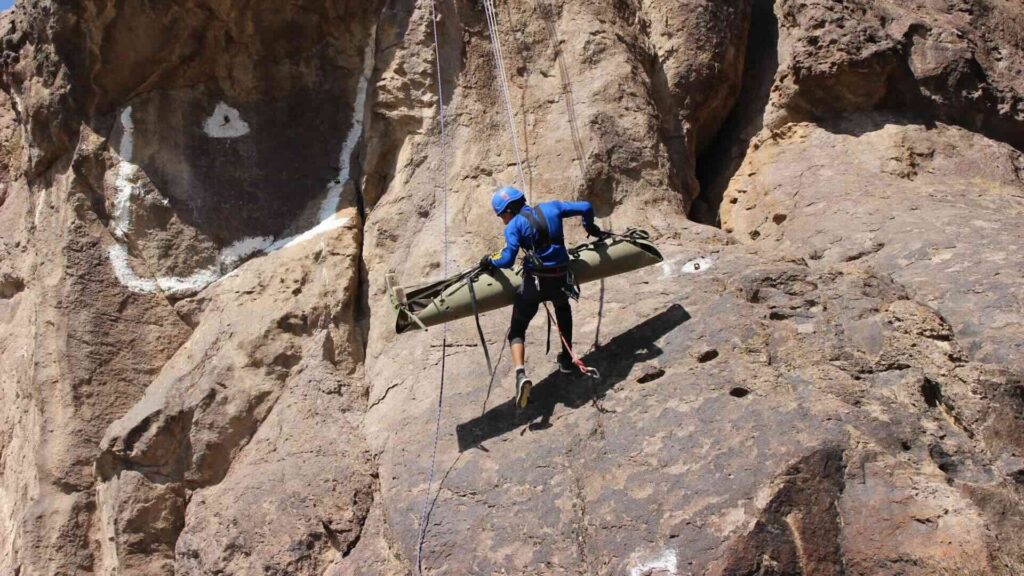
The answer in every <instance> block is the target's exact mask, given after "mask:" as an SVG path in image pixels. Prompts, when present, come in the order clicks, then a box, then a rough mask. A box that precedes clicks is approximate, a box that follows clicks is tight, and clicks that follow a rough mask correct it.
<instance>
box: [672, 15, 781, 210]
mask: <svg viewBox="0 0 1024 576" xmlns="http://www.w3.org/2000/svg"><path fill="white" fill-rule="evenodd" d="M778 44H779V21H778V18H777V17H776V16H775V0H755V1H754V4H753V7H752V11H751V16H750V32H749V34H748V36H747V49H746V57H745V64H744V70H743V83H742V87H741V88H740V94H739V97H738V98H737V100H736V104H735V105H733V109H732V112H730V114H729V116H728V117H727V118H726V120H725V122H724V123H723V124H722V127H721V128H719V130H718V132H717V133H716V134H715V136H714V138H713V139H712V141H711V143H710V144H709V145H708V147H707V148H706V149H705V150H704V152H703V153H701V154H700V155H699V156H698V158H697V166H696V171H697V181H698V183H699V184H700V193H699V194H698V196H697V199H696V200H695V201H694V203H693V207H692V208H691V209H690V219H691V220H693V221H694V222H699V223H701V224H706V225H709V226H715V227H721V218H720V215H719V209H720V207H721V205H722V198H723V196H724V194H725V190H726V188H727V187H728V186H729V181H730V180H731V179H732V177H733V175H734V174H735V173H736V171H737V170H738V169H739V167H740V165H741V164H742V163H743V159H744V157H745V156H746V153H747V147H748V145H749V144H750V141H751V140H752V139H753V137H754V136H755V135H756V134H757V133H758V132H759V131H760V130H761V127H762V123H763V117H764V112H765V109H766V108H767V106H768V100H769V97H770V96H771V89H772V85H773V84H774V82H775V73H776V71H777V70H778V68H779V50H778Z"/></svg>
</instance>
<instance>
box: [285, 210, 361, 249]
mask: <svg viewBox="0 0 1024 576" xmlns="http://www.w3.org/2000/svg"><path fill="white" fill-rule="evenodd" d="M349 220H350V218H343V217H341V216H338V215H337V214H332V215H331V217H330V218H328V219H327V220H324V221H323V222H321V223H319V224H317V225H316V226H314V227H312V228H310V229H309V230H306V231H305V232H303V233H302V234H296V235H295V236H289V237H287V238H282V239H280V240H278V241H277V242H274V243H273V244H271V245H270V246H268V247H267V249H266V252H267V253H270V252H273V251H275V250H280V249H282V248H291V247H292V246H297V245H299V244H302V243H303V242H305V241H306V240H310V239H312V238H315V237H317V236H319V235H321V234H323V233H324V232H329V231H331V230H337V229H338V228H341V227H342V226H344V225H345V224H347V223H348V221H349Z"/></svg>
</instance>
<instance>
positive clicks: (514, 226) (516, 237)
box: [491, 200, 594, 270]
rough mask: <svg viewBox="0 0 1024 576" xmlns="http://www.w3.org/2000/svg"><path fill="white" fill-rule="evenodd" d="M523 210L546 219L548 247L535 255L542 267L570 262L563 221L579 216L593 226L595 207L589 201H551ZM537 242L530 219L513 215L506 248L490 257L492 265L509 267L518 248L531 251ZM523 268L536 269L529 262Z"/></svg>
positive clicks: (512, 263) (507, 233)
mask: <svg viewBox="0 0 1024 576" xmlns="http://www.w3.org/2000/svg"><path fill="white" fill-rule="evenodd" d="M523 210H524V211H531V212H533V213H534V215H535V216H537V217H538V218H540V214H537V211H538V210H539V211H540V213H541V214H543V215H544V218H545V219H547V223H548V239H549V240H550V242H551V244H550V245H549V246H548V247H547V248H546V249H544V250H542V251H539V252H538V253H537V257H538V258H540V261H541V267H543V268H550V267H553V266H561V265H563V264H567V263H568V262H569V253H568V252H567V251H566V249H565V236H564V234H563V233H562V219H563V218H571V217H573V216H582V217H583V222H584V223H586V224H593V223H594V208H593V207H592V206H591V205H590V202H584V201H580V202H560V201H558V200H554V201H552V202H543V203H541V204H538V205H537V206H535V207H533V206H527V207H526V208H524V209H523ZM538 240H539V235H538V234H537V231H536V230H534V229H533V226H531V225H530V220H529V219H527V218H526V217H525V216H523V215H522V214H516V216H515V217H514V218H512V219H511V220H509V222H508V224H506V225H505V248H504V249H503V250H502V251H501V254H500V255H495V256H492V257H491V262H492V263H493V264H494V265H495V266H497V267H498V268H511V267H512V266H513V265H514V264H515V263H516V255H517V254H518V253H519V248H520V247H525V248H527V249H528V248H531V247H532V246H534V245H535V244H536V243H537V242H538ZM524 265H525V266H526V268H527V269H528V270H532V269H534V268H535V266H533V265H532V264H531V263H530V262H529V259H526V261H525V262H524Z"/></svg>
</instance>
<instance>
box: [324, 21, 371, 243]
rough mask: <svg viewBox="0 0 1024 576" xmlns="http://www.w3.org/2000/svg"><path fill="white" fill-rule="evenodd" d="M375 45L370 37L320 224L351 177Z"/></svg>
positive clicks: (330, 212) (330, 211)
mask: <svg viewBox="0 0 1024 576" xmlns="http://www.w3.org/2000/svg"><path fill="white" fill-rule="evenodd" d="M376 44H377V43H376V42H375V41H374V38H373V35H371V36H370V40H369V42H367V44H366V53H365V54H364V56H363V74H362V75H361V76H360V77H359V84H358V85H357V86H356V102H355V104H354V105H353V106H352V127H351V128H349V130H348V134H346V135H345V141H344V142H343V143H342V145H341V154H339V155H338V166H339V168H338V177H337V178H335V179H334V180H333V181H332V182H331V183H330V185H328V186H327V196H326V197H325V198H324V201H323V203H322V204H321V205H320V215H319V216H320V217H319V220H320V222H321V223H323V222H325V221H326V220H328V219H329V218H331V217H332V216H334V213H335V212H337V211H338V202H339V201H340V200H341V191H342V190H343V189H344V188H345V184H348V181H349V178H350V177H351V175H352V153H353V152H355V151H356V145H357V144H359V139H360V138H362V137H363V122H364V118H365V114H366V97H367V94H368V92H369V90H368V89H369V84H370V75H371V74H373V66H374V58H373V56H374V47H375V46H376Z"/></svg>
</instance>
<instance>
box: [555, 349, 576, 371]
mask: <svg viewBox="0 0 1024 576" xmlns="http://www.w3.org/2000/svg"><path fill="white" fill-rule="evenodd" d="M575 368H576V365H575V364H574V363H573V361H572V356H569V355H568V354H566V353H565V352H561V353H560V354H559V355H558V371H559V372H561V373H562V374H570V373H572V372H573V370H574V369H575Z"/></svg>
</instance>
